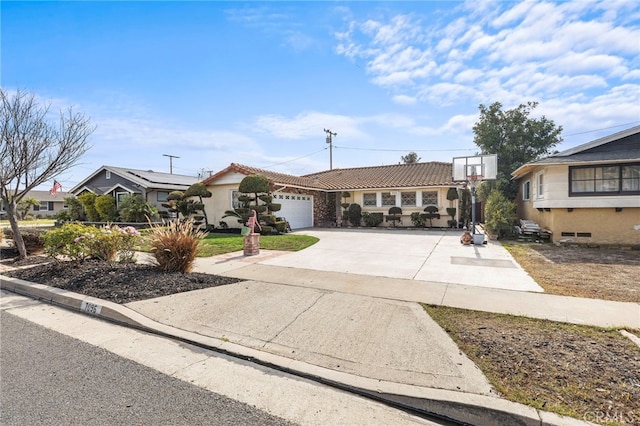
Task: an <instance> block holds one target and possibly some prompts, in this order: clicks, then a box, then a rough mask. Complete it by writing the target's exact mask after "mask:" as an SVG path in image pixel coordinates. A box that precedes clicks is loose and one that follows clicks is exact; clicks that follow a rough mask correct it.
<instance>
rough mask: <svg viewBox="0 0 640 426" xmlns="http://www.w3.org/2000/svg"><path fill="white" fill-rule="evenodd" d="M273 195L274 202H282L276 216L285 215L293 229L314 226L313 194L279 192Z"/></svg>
mask: <svg viewBox="0 0 640 426" xmlns="http://www.w3.org/2000/svg"><path fill="white" fill-rule="evenodd" d="M271 195H273V202H274V203H280V204H282V209H280V211H279V212H276V216H278V217H284V218H285V219H287V222H289V226H291V229H300V228H311V227H313V196H312V195H306V194H290V193H287V192H278V193H275V194H271Z"/></svg>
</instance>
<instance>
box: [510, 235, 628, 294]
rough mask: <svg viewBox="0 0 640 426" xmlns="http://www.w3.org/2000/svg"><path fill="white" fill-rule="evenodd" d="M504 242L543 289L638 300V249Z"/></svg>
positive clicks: (552, 291)
mask: <svg viewBox="0 0 640 426" xmlns="http://www.w3.org/2000/svg"><path fill="white" fill-rule="evenodd" d="M504 245H505V247H506V248H507V250H509V252H510V253H511V254H512V255H513V257H514V258H515V259H516V261H517V262H518V263H519V264H520V265H521V266H522V267H523V268H524V270H525V271H527V272H528V273H529V275H531V277H533V279H534V280H536V282H537V283H538V284H540V286H542V288H544V290H545V291H546V292H547V293H552V294H560V295H563V296H576V297H588V298H591V299H605V300H615V301H619V302H635V303H640V250H632V249H629V248H609V247H602V248H589V247H566V246H565V247H561V246H556V245H554V244H549V243H545V244H539V243H516V242H514V243H505V244H504Z"/></svg>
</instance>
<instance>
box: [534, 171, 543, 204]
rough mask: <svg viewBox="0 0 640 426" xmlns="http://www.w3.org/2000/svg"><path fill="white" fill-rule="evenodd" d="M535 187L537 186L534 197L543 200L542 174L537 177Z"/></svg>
mask: <svg viewBox="0 0 640 426" xmlns="http://www.w3.org/2000/svg"><path fill="white" fill-rule="evenodd" d="M536 186H537V192H536V197H537V198H543V197H542V194H543V190H544V175H543V174H542V173H541V174H539V175H538V178H537V185H536Z"/></svg>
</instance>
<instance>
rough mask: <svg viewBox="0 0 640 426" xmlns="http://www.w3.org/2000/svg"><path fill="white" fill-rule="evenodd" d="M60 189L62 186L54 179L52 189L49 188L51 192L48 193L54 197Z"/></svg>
mask: <svg viewBox="0 0 640 426" xmlns="http://www.w3.org/2000/svg"><path fill="white" fill-rule="evenodd" d="M61 189H62V184H61V183H60V182H58V181H57V180H55V179H54V180H53V188H51V191H49V193H50V194H51V195H53V196H54V197H55V196H56V194H57V193H58V191H59V190H61Z"/></svg>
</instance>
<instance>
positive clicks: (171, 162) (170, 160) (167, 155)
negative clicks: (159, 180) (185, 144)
mask: <svg viewBox="0 0 640 426" xmlns="http://www.w3.org/2000/svg"><path fill="white" fill-rule="evenodd" d="M162 155H164V156H165V157H169V174H173V159H174V158H180V157H178V156H176V155H169V154H162Z"/></svg>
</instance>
